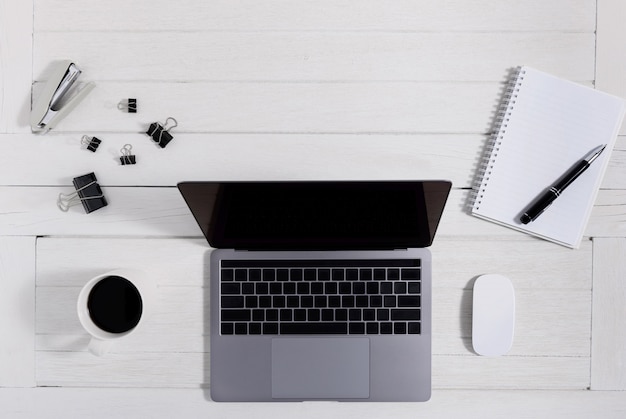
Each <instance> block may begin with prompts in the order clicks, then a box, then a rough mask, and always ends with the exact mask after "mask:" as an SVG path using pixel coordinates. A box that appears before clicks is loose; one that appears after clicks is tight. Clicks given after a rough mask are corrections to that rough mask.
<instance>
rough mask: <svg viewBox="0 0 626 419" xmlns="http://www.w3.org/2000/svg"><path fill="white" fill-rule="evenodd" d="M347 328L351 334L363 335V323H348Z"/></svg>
mask: <svg viewBox="0 0 626 419" xmlns="http://www.w3.org/2000/svg"><path fill="white" fill-rule="evenodd" d="M349 329H350V334H351V335H364V334H365V323H350V328H349Z"/></svg>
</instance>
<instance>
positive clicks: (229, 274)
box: [221, 269, 235, 281]
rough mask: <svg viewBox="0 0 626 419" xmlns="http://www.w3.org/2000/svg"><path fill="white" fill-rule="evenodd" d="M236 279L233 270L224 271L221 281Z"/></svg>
mask: <svg viewBox="0 0 626 419" xmlns="http://www.w3.org/2000/svg"><path fill="white" fill-rule="evenodd" d="M234 279H235V274H234V271H233V270H232V269H222V275H221V280H222V281H233V280H234Z"/></svg>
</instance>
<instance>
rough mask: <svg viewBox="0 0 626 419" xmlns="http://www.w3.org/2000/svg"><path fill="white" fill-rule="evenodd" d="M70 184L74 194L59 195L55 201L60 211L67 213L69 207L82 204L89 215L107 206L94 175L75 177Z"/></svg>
mask: <svg viewBox="0 0 626 419" xmlns="http://www.w3.org/2000/svg"><path fill="white" fill-rule="evenodd" d="M72 183H73V184H74V188H75V189H76V192H73V193H70V194H64V193H60V194H59V198H58V199H57V206H58V207H59V209H60V210H61V211H64V212H67V211H68V210H69V209H70V207H73V206H74V205H78V204H79V203H82V204H83V208H84V209H85V212H86V213H87V214H89V213H90V212H93V211H95V210H98V209H100V208H102V207H105V206H107V205H108V203H107V200H106V199H105V197H104V194H103V193H102V189H101V188H100V185H99V184H98V179H96V175H95V174H94V173H88V174H86V175H83V176H79V177H76V178H74V180H73V181H72Z"/></svg>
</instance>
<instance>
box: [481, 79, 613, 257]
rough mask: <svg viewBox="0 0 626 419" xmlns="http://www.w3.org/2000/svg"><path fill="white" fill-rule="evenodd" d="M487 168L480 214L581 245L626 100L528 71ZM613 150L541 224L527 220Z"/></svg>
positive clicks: (513, 88)
mask: <svg viewBox="0 0 626 419" xmlns="http://www.w3.org/2000/svg"><path fill="white" fill-rule="evenodd" d="M509 87H510V91H509V93H510V95H511V97H510V99H509V100H508V103H506V104H505V105H504V106H503V107H502V109H501V114H500V116H501V118H502V121H501V123H500V124H499V125H500V126H499V127H498V129H497V132H496V134H495V135H494V137H493V144H492V146H491V147H490V151H489V152H488V155H487V156H486V158H485V161H484V162H483V163H484V164H483V167H482V170H484V174H483V176H482V180H481V182H480V184H479V185H478V188H477V190H476V191H475V193H476V197H475V200H474V203H473V208H472V214H473V215H476V216H478V217H481V218H485V219H488V220H490V221H493V222H496V223H499V224H503V225H505V226H508V227H511V228H514V229H517V230H521V231H524V232H527V233H529V234H533V235H536V236H540V237H542V238H544V239H547V240H552V241H554V242H557V243H560V244H562V245H565V246H568V247H573V248H576V247H578V246H579V245H580V241H581V239H582V236H583V233H584V230H585V227H586V225H587V221H588V220H589V216H590V214H591V209H592V207H593V202H594V201H595V197H596V194H597V192H598V189H599V187H600V183H601V181H602V177H603V174H604V172H605V171H606V167H607V165H608V161H609V159H610V157H611V151H612V150H613V146H614V144H615V139H616V137H617V134H618V132H619V128H620V126H621V122H622V119H623V117H624V101H623V100H622V99H621V98H618V97H615V96H611V95H608V94H606V93H602V92H599V91H597V90H593V89H591V88H588V87H585V86H581V85H578V84H576V83H572V82H570V81H567V80H563V79H560V78H557V77H554V76H551V75H549V74H546V73H543V72H540V71H538V70H535V69H532V68H529V67H522V68H521V69H519V72H518V73H517V76H516V77H515V81H514V83H511V85H510V86H509ZM602 144H606V148H605V150H604V151H603V152H602V154H601V155H600V156H599V157H598V159H596V161H595V162H594V163H593V164H592V165H591V166H590V167H589V168H588V169H587V171H585V172H584V173H583V174H582V175H581V176H580V177H579V178H578V179H576V180H575V181H574V183H572V184H571V185H570V186H569V187H568V188H567V189H565V191H563V193H562V194H561V196H559V197H558V198H557V199H556V200H555V201H554V203H553V204H552V205H551V206H550V207H549V208H548V209H547V210H546V211H545V212H544V213H543V214H541V215H540V216H539V217H538V218H537V219H536V220H535V221H532V222H530V223H529V224H527V225H524V224H522V223H521V222H520V221H519V218H520V215H521V214H522V212H523V211H524V210H525V209H526V208H527V207H528V205H529V204H530V203H531V202H532V201H533V200H535V198H536V197H537V196H538V195H539V194H541V193H543V192H544V191H545V190H546V188H548V187H549V186H550V185H551V184H553V183H554V182H555V181H556V180H557V179H559V178H560V177H561V176H562V175H563V174H564V173H565V172H566V171H567V170H568V169H569V168H571V167H572V166H573V165H574V164H575V163H577V162H578V161H580V160H581V159H582V158H583V157H584V156H585V155H586V154H587V153H589V152H590V151H591V150H592V149H594V148H595V147H597V146H599V145H602Z"/></svg>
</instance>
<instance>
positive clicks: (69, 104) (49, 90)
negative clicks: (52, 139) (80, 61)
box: [30, 60, 96, 134]
mask: <svg viewBox="0 0 626 419" xmlns="http://www.w3.org/2000/svg"><path fill="white" fill-rule="evenodd" d="M80 73H81V70H80V69H79V68H78V67H77V66H76V64H74V63H73V62H72V61H69V60H65V61H62V62H60V63H59V64H58V65H57V66H55V69H54V71H53V73H52V74H51V75H50V79H49V80H48V82H47V83H46V85H45V86H44V88H43V91H42V92H41V95H40V96H39V98H38V100H37V101H36V102H35V103H34V105H33V109H32V111H31V114H30V126H31V129H32V131H33V132H41V133H43V134H45V133H47V132H48V131H50V130H51V129H52V128H54V127H55V126H56V124H57V123H58V122H59V121H61V120H62V119H63V118H65V117H66V116H67V115H68V114H69V113H70V112H71V111H72V109H74V108H75V107H76V105H78V104H79V103H80V101H81V100H83V99H84V98H85V96H87V94H88V93H89V92H90V91H91V90H92V89H93V88H94V87H95V86H96V84H95V83H94V82H89V83H87V84H86V85H84V86H82V88H80V89H78V90H77V89H73V90H76V92H75V94H74V95H73V96H72V97H68V93H69V92H70V89H71V88H72V86H73V85H74V83H75V82H76V80H77V79H78V76H80Z"/></svg>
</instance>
